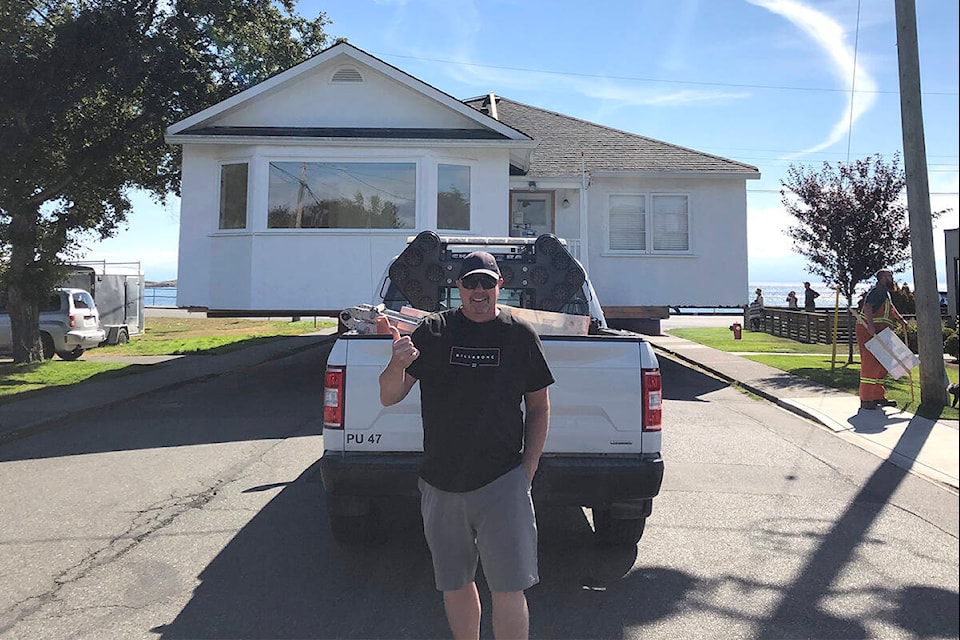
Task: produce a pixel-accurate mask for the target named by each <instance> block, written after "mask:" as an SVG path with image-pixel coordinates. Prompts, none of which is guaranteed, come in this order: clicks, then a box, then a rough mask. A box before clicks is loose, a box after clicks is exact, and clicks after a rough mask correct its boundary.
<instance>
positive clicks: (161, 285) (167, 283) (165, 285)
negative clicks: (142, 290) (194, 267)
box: [143, 280, 177, 289]
mask: <svg viewBox="0 0 960 640" xmlns="http://www.w3.org/2000/svg"><path fill="white" fill-rule="evenodd" d="M143 284H144V286H147V287H153V288H155V289H176V288H177V281H176V280H161V281H160V282H153V281H151V280H145V281H144V283H143Z"/></svg>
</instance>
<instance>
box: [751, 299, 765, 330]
mask: <svg viewBox="0 0 960 640" xmlns="http://www.w3.org/2000/svg"><path fill="white" fill-rule="evenodd" d="M756 293H757V297H756V298H754V299H753V302H751V303H750V307H749V308H748V309H747V319H748V320H750V330H751V331H760V328H761V327H762V326H763V291H761V290H760V289H757V292H756Z"/></svg>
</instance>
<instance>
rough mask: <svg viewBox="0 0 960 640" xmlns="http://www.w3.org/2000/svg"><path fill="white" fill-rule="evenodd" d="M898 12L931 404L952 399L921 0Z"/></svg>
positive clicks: (923, 381) (908, 0)
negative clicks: (926, 122)
mask: <svg viewBox="0 0 960 640" xmlns="http://www.w3.org/2000/svg"><path fill="white" fill-rule="evenodd" d="M894 3H895V5H896V16H897V59H898V61H899V67H900V120H901V123H902V129H903V165H904V169H905V170H906V176H907V209H908V210H909V212H910V253H911V256H912V261H913V286H914V297H915V299H916V302H917V344H918V345H919V347H920V348H919V351H920V354H919V355H920V404H921V405H924V406H928V407H931V408H941V407H945V406H946V404H947V384H946V381H947V376H946V369H945V368H944V364H943V329H942V327H941V325H940V295H939V294H938V293H937V267H936V262H935V256H934V252H933V219H932V214H931V210H930V186H929V183H928V180H927V149H926V143H925V142H924V137H923V110H922V108H921V104H920V54H919V48H918V46H917V7H916V2H915V0H894Z"/></svg>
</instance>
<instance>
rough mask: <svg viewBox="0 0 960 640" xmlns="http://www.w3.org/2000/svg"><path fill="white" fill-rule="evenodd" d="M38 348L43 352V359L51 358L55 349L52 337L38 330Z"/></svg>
mask: <svg viewBox="0 0 960 640" xmlns="http://www.w3.org/2000/svg"><path fill="white" fill-rule="evenodd" d="M40 350H41V351H42V353H43V359H44V360H49V359H51V358H52V357H53V354H54V353H55V351H56V349H55V347H54V346H53V337H52V336H51V335H50V334H49V333H46V332H44V331H41V332H40Z"/></svg>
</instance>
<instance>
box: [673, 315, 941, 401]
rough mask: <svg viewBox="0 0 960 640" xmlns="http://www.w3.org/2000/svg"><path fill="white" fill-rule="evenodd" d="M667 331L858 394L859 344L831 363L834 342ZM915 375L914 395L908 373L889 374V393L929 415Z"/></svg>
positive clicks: (715, 331) (722, 330)
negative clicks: (849, 359)
mask: <svg viewBox="0 0 960 640" xmlns="http://www.w3.org/2000/svg"><path fill="white" fill-rule="evenodd" d="M667 333H669V334H670V335H674V336H677V337H678V338H684V339H686V340H690V341H692V342H697V343H700V344H703V345H706V346H708V347H713V348H714V349H719V350H721V351H729V352H741V353H744V357H745V358H749V359H750V360H755V361H756V362H760V363H762V364H765V365H769V366H771V367H774V368H775V369H780V370H781V371H786V372H788V373H792V374H793V375H796V376H800V377H802V378H807V379H809V380H812V381H814V382H818V383H820V384H823V385H826V386H828V387H833V388H835V389H840V390H842V391H847V392H849V393H852V394H856V393H857V390H858V388H859V386H860V356H859V352H858V350H857V348H856V345H854V348H853V351H854V358H853V360H854V363H853V364H849V365H848V364H847V352H848V346H847V345H846V344H841V345H837V357H836V359H835V360H833V363H832V366H831V353H832V351H833V346H832V345H828V344H803V343H800V342H795V341H793V340H789V339H787V338H778V337H776V336H771V335H769V334H765V333H760V332H756V333H753V332H744V333H743V339H742V340H734V339H733V332H732V331H730V330H729V329H725V328H722V327H720V328H717V327H710V328H702V329H671V330H669V331H668V332H667ZM804 354H806V355H804ZM811 354H813V355H811ZM817 354H820V355H817ZM946 369H947V377H948V378H949V379H950V381H951V382H957V381H958V379H960V373H958V367H957V364H956V363H949V362H948V363H946ZM911 375H912V377H913V396H912V399H911V391H910V377H908V376H905V377H903V378H901V379H900V380H894V379H892V378H889V377H888V378H887V381H886V383H885V384H884V386H885V387H886V390H887V397H888V398H891V399H893V400H896V401H897V406H898V407H900V408H903V409H905V410H907V411H909V412H911V413H918V414H920V415H927V414H928V412H927V411H926V410H925V409H924V410H923V411H921V410H920V409H919V407H918V405H919V403H920V367H916V368H915V369H914V370H913V372H912V374H911ZM927 417H931V418H934V417H938V418H940V419H945V420H957V419H958V418H960V411H958V409H957V408H956V407H950V406H947V407H944V408H943V411H942V412H941V413H940V414H939V416H932V415H927Z"/></svg>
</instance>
